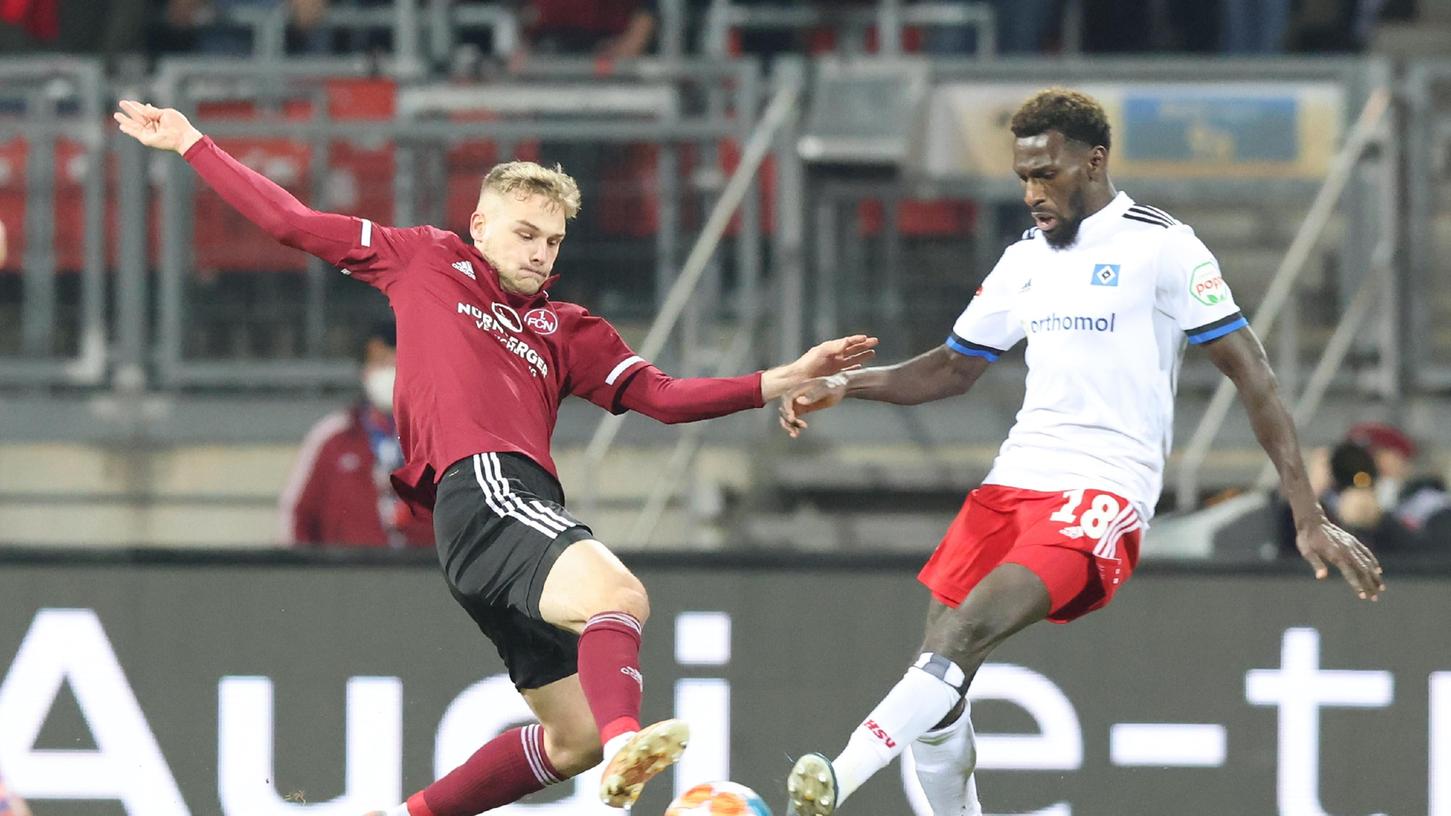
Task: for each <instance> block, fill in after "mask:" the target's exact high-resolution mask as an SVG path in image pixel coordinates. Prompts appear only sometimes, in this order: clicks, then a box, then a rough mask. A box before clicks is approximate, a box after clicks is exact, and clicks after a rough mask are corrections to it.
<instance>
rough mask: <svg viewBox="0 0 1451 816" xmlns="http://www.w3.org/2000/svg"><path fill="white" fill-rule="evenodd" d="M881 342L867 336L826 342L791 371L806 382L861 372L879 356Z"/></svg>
mask: <svg viewBox="0 0 1451 816" xmlns="http://www.w3.org/2000/svg"><path fill="white" fill-rule="evenodd" d="M878 342H880V341H879V340H877V338H875V337H870V336H868V335H865V334H853V335H851V336H850V337H838V338H837V339H835V340H827V341H826V342H825V343H818V344H816V345H814V346H812V347H811V348H810V349H807V351H806V353H805V354H803V355H801V356H800V357H799V358H798V359H797V360H796V362H794V363H792V364H791V367H792V368H793V369H795V371H794V372H793V373H794V374H796V376H798V377H800V378H801V379H802V380H803V381H804V380H809V379H811V378H813V377H830V376H831V375H832V374H835V373H837V372H838V371H846V370H847V369H849V368H859V367H861V366H863V365H865V364H866V363H869V362H871V359H872V358H873V357H875V356H876V355H877V352H876V348H877V343H878Z"/></svg>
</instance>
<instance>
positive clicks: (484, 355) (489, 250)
mask: <svg viewBox="0 0 1451 816" xmlns="http://www.w3.org/2000/svg"><path fill="white" fill-rule="evenodd" d="M115 118H116V121H117V123H118V124H119V125H120V128H121V130H122V132H124V133H126V134H127V135H130V136H132V137H134V138H136V139H137V140H138V141H140V142H141V143H142V144H145V145H147V146H148V147H153V148H157V149H161V150H173V151H176V152H177V153H179V154H181V155H182V156H184V157H185V158H186V160H187V162H188V163H190V164H191V166H192V168H193V169H195V170H196V172H197V174H198V175H199V176H201V178H202V180H204V181H205V182H206V183H207V184H208V185H210V186H211V187H212V189H214V190H216V192H217V193H218V194H219V195H221V197H222V198H223V199H224V200H225V201H226V202H227V203H228V204H229V205H231V206H232V207H234V208H236V210H237V211H238V212H240V213H241V214H242V215H244V216H245V217H246V218H248V219H249V220H251V221H252V222H253V223H255V224H257V225H258V226H260V227H261V228H262V229H263V230H265V231H266V232H267V233H268V234H269V235H271V236H272V237H273V238H276V239H277V240H278V241H280V242H282V243H283V244H286V245H288V246H291V247H296V248H298V249H301V250H304V251H306V252H309V253H311V254H313V255H316V256H317V257H319V258H322V259H323V260H325V261H327V262H328V263H331V264H334V265H335V266H338V267H340V268H342V270H343V273H344V274H347V275H351V276H352V277H354V278H358V279H360V280H363V281H366V282H368V283H369V284H371V285H373V286H375V287H377V288H378V289H379V290H381V291H382V292H383V293H384V294H385V295H386V296H387V297H388V300H389V303H390V304H391V305H392V307H393V311H394V314H395V315H396V317H397V326H398V366H397V371H398V373H397V385H396V387H395V389H394V409H395V410H394V415H395V417H396V418H397V423H398V431H399V436H400V439H401V442H402V445H403V450H404V455H405V464H404V466H403V467H402V468H400V469H399V470H398V471H396V472H395V473H394V474H393V483H394V487H395V488H396V489H397V490H398V492H399V494H400V495H401V496H402V497H403V498H404V499H405V500H406V501H408V502H409V503H410V504H411V505H413V506H416V507H420V508H425V509H432V511H433V515H434V531H435V535H436V538H437V546H438V555H439V561H440V563H441V564H442V566H443V571H444V575H445V578H446V579H447V582H448V586H449V590H450V591H451V592H452V593H453V596H454V598H455V599H456V600H457V601H458V602H459V604H460V605H462V606H463V607H464V609H466V610H467V611H468V613H469V615H470V616H471V617H472V618H473V619H474V621H475V622H476V623H477V624H478V626H479V628H480V630H482V631H483V632H484V634H485V635H487V636H488V637H489V639H490V640H492V641H493V643H494V645H495V647H496V648H497V649H498V651H499V655H500V656H501V657H502V658H503V660H504V663H505V665H506V666H507V667H508V669H509V675H510V678H511V679H512V680H513V682H514V684H515V686H517V687H518V688H519V690H520V693H521V694H522V695H523V697H524V699H525V701H526V702H528V704H529V707H530V708H531V709H532V710H533V712H534V713H535V715H536V716H538V718H539V723H538V724H534V725H528V726H525V727H523V728H519V729H515V730H512V731H509V732H507V733H505V734H503V735H502V736H500V737H498V738H496V739H494V740H493V741H491V742H489V743H488V744H486V745H484V746H483V747H482V748H480V749H479V750H478V752H477V753H475V754H474V755H473V756H472V757H471V758H470V759H468V760H467V761H466V762H465V763H464V764H463V765H461V766H459V767H458V768H456V769H455V770H453V771H451V772H450V773H448V774H447V775H445V776H444V777H443V778H442V779H439V780H438V781H436V782H434V783H433V784H432V785H429V786H428V787H427V788H425V789H424V790H422V791H420V792H418V793H416V794H414V795H413V796H411V797H410V798H409V799H408V801H407V802H404V803H403V804H400V805H398V806H396V807H394V808H393V809H391V810H389V811H387V812H386V813H383V812H376V813H375V814H372V816H474V814H478V813H481V812H483V811H488V810H492V809H494V808H497V807H501V806H503V805H506V804H508V803H510V802H514V801H516V800H518V799H520V798H521V797H523V796H526V795H528V794H530V793H533V792H534V791H537V790H540V789H542V788H544V787H545V786H547V785H550V784H553V783H556V782H559V781H561V780H564V779H567V778H569V777H572V776H574V775H576V774H579V773H582V772H584V771H585V770H588V769H589V768H592V767H594V766H595V765H597V764H598V763H600V761H601V760H602V759H603V760H604V761H605V762H606V765H605V770H604V776H603V779H602V782H601V788H600V798H601V799H602V800H603V801H604V802H605V804H607V805H611V806H614V807H628V806H630V805H631V804H632V803H634V801H635V800H636V798H638V796H639V794H640V789H641V787H642V786H643V785H644V784H645V782H646V781H647V780H648V779H649V778H650V777H652V776H654V775H655V774H657V773H659V772H660V771H661V770H663V769H664V768H666V767H668V766H669V765H670V764H671V763H673V762H674V761H675V760H676V759H677V758H679V756H680V753H681V751H682V750H683V749H684V748H685V744H686V742H687V740H688V739H689V729H688V727H687V726H686V724H685V723H683V722H681V721H679V720H665V721H663V722H659V723H655V724H654V725H650V726H646V727H641V724H640V722H639V715H640V698H641V690H642V687H643V679H642V677H641V675H640V668H639V654H640V634H641V627H642V624H643V623H644V622H645V619H646V617H647V616H648V615H649V611H650V610H649V602H648V599H647V598H646V595H645V588H644V587H643V586H642V585H641V584H640V581H639V580H638V579H636V578H635V576H634V575H632V574H631V573H630V572H629V570H627V569H626V568H625V566H624V565H623V564H621V563H620V561H619V559H617V558H616V557H615V556H614V555H613V554H612V553H611V552H610V551H609V550H608V549H606V548H605V546H604V545H603V544H601V543H600V542H598V541H596V540H595V539H594V535H593V533H592V532H591V531H590V529H589V528H588V527H586V526H585V525H584V524H582V523H581V522H580V521H578V520H577V519H575V518H574V517H573V516H572V515H570V513H569V512H568V511H567V510H565V508H564V494H563V491H562V490H561V488H560V486H559V482H558V479H557V476H556V473H555V467H554V462H553V460H552V459H551V457H550V451H549V440H550V436H551V434H552V432H553V429H554V424H555V420H556V418H557V416H558V410H559V403H560V401H561V400H562V399H563V398H564V397H565V396H567V395H569V394H577V395H579V396H581V397H584V398H585V399H588V400H589V401H591V402H593V403H595V404H596V405H598V406H600V407H601V408H604V409H605V410H607V411H611V412H615V413H619V412H622V411H626V410H633V411H638V412H640V413H642V414H645V415H647V416H650V417H653V418H655V419H657V420H660V421H662V422H672V423H673V422H688V421H693V420H700V419H708V418H711V417H717V416H723V415H725V414H730V413H733V412H736V411H741V410H745V409H747V408H759V407H761V406H762V405H764V404H765V403H766V402H768V401H770V400H772V399H775V398H776V397H779V396H781V395H783V394H785V393H786V392H787V391H788V390H790V389H791V388H793V387H795V386H797V385H799V384H801V383H803V382H806V381H808V380H810V379H812V378H814V377H821V376H827V375H830V374H833V373H836V372H838V371H841V370H843V369H846V368H850V367H852V366H856V365H859V364H860V363H862V362H864V361H866V360H868V359H870V358H871V356H872V354H873V351H872V349H873V347H874V346H875V345H876V339H875V338H871V337H866V336H860V335H859V336H853V337H847V338H842V339H839V340H834V341H831V342H827V343H823V344H821V345H818V346H816V347H814V348H812V349H811V350H809V351H807V352H806V353H805V354H804V355H802V356H801V358H799V359H798V360H796V361H795V362H792V363H790V364H788V365H784V366H779V367H777V368H773V369H770V370H767V371H764V372H757V373H755V374H749V375H745V376H741V377H732V378H694V379H673V378H671V377H669V376H667V375H665V374H664V373H662V372H661V371H660V370H659V369H657V368H656V367H655V366H653V365H651V364H650V363H649V362H647V361H645V360H643V359H641V358H640V357H639V356H638V355H636V354H635V353H634V352H633V351H631V349H630V348H629V346H627V345H626V344H625V342H624V341H623V340H622V339H621V338H620V336H619V334H618V333H616V331H615V329H614V327H612V326H611V325H610V324H609V323H608V322H606V321H605V320H603V319H601V318H599V317H596V316H594V315H591V314H590V313H589V312H587V311H585V310H584V309H582V308H580V307H579V306H576V305H574V304H570V303H559V302H554V301H551V300H550V299H549V296H548V294H547V293H546V289H547V288H548V286H549V284H550V283H551V282H552V281H553V280H554V278H552V277H550V272H551V270H552V269H553V267H554V261H555V258H556V257H557V255H558V253H559V245H560V242H561V241H563V240H564V233H565V222H566V220H567V219H568V218H571V217H573V216H574V214H575V213H576V211H577V210H578V209H579V188H578V187H577V186H576V185H575V182H574V180H573V179H571V178H570V177H569V176H567V175H565V174H564V173H563V172H561V171H559V170H558V169H555V170H550V169H547V168H545V167H541V166H539V165H537V164H533V163H530V162H510V163H507V164H501V165H499V166H497V167H495V168H493V169H492V170H491V171H490V172H489V173H488V175H487V176H486V177H485V178H484V182H483V189H482V192H481V194H480V197H479V205H478V209H477V210H476V211H475V212H474V214H473V216H472V217H471V219H470V221H469V234H470V235H471V237H472V238H473V243H472V244H467V243H465V242H464V241H463V240H462V239H461V238H460V237H459V236H457V235H455V234H454V233H452V232H448V231H445V230H440V229H436V228H434V227H426V226H425V227H410V228H407V229H399V228H392V227H383V226H379V225H376V224H374V223H373V222H371V221H368V220H366V219H362V218H355V217H352V216H344V215H336V214H331V213H320V212H317V211H315V210H312V209H309V208H308V207H306V206H304V205H303V204H302V203H301V202H299V201H298V200H297V199H295V198H294V197H293V196H292V195H291V194H289V193H288V192H287V191H285V190H283V189H282V188H281V187H279V186H277V185H276V184H274V183H272V182H271V181H269V180H268V179H266V178H265V177H263V176H262V175H260V174H258V173H256V172H253V171H252V170H249V169H248V168H246V167H244V166H243V165H241V164H240V163H238V162H237V161H236V160H235V159H233V158H232V157H231V156H229V155H227V154H226V153H225V152H224V151H222V150H221V149H220V148H218V147H217V146H216V144H214V143H213V142H212V140H211V139H208V138H206V137H205V136H203V135H202V134H201V133H200V132H199V131H197V129H196V128H194V127H193V126H192V125H191V123H190V122H188V121H187V119H186V117H185V116H183V115H182V114H180V113H179V112H177V111H175V110H172V109H169V108H168V109H161V108H156V107H153V106H151V105H145V104H141V103H139V102H132V101H123V102H121V112H119V113H117V114H115Z"/></svg>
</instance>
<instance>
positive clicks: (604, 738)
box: [600, 717, 640, 756]
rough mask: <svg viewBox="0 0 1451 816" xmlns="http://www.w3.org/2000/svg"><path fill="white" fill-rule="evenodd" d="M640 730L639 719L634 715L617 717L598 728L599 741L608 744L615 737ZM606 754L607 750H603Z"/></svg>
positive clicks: (607, 753)
mask: <svg viewBox="0 0 1451 816" xmlns="http://www.w3.org/2000/svg"><path fill="white" fill-rule="evenodd" d="M639 730H640V721H639V720H637V719H635V718H634V717H617V718H615V719H613V720H611V721H609V722H607V723H605V724H604V726H602V727H601V728H600V743H601V744H603V745H606V746H608V745H609V744H610V743H611V742H612V741H614V740H615V739H616V738H617V737H620V736H622V735H626V734H633V733H635V732H636V731H639ZM605 754H606V756H608V755H609V751H608V750H607V751H606V752H605Z"/></svg>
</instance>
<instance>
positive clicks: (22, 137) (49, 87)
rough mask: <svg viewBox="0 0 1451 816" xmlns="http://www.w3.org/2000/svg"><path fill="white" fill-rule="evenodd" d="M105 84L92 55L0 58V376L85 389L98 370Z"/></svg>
mask: <svg viewBox="0 0 1451 816" xmlns="http://www.w3.org/2000/svg"><path fill="white" fill-rule="evenodd" d="M104 83H105V78H104V75H103V73H102V71H101V66H100V64H99V63H97V62H93V61H88V60H79V59H64V58H52V59H24V60H4V61H0V151H3V152H0V197H3V198H0V201H3V206H4V210H5V211H6V212H7V213H9V214H10V215H11V219H10V220H11V221H12V223H9V224H8V225H7V226H8V227H9V231H8V232H9V236H10V243H11V245H12V249H11V252H10V254H11V256H12V257H11V259H10V260H8V261H7V262H6V266H5V267H4V269H0V289H3V290H9V293H10V295H9V296H8V297H4V298H3V302H0V382H6V383H11V384H16V383H21V384H32V385H42V384H69V385H80V386H88V385H96V384H99V383H100V382H101V380H102V378H103V376H104V373H105V368H106V354H107V348H108V345H109V344H108V341H107V333H106V309H105V272H106V220H105V207H106V173H107V163H106V155H107V154H106V134H107V133H108V130H107V128H106V125H105V122H104V119H103V116H104V112H103V111H102V109H101V105H102V100H103V99H104V95H103V88H104ZM17 213H23V217H21V218H19V219H16V218H15V214H17ZM16 248H23V249H22V250H21V251H17V250H16ZM62 290H64V297H62V294H63V293H62Z"/></svg>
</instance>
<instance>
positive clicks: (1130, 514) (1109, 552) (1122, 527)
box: [1093, 505, 1142, 558]
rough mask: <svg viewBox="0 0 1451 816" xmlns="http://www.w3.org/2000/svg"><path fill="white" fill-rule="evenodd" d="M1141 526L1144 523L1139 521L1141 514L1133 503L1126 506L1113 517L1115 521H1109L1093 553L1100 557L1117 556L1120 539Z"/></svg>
mask: <svg viewBox="0 0 1451 816" xmlns="http://www.w3.org/2000/svg"><path fill="white" fill-rule="evenodd" d="M1140 526H1142V525H1141V524H1140V523H1139V514H1138V512H1136V511H1135V510H1134V507H1133V505H1129V506H1127V507H1125V508H1124V509H1122V510H1120V511H1119V514H1118V515H1117V516H1114V517H1113V521H1110V522H1109V523H1108V527H1106V528H1105V529H1104V531H1103V535H1102V536H1099V539H1098V546H1097V547H1094V548H1093V554H1094V555H1096V556H1098V557H1099V558H1117V557H1118V541H1119V539H1121V538H1123V537H1124V536H1126V535H1128V534H1129V533H1132V532H1133V531H1134V530H1137V529H1139V527H1140Z"/></svg>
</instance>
